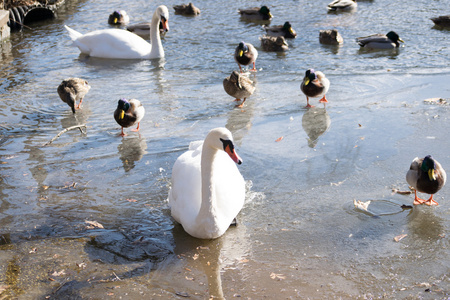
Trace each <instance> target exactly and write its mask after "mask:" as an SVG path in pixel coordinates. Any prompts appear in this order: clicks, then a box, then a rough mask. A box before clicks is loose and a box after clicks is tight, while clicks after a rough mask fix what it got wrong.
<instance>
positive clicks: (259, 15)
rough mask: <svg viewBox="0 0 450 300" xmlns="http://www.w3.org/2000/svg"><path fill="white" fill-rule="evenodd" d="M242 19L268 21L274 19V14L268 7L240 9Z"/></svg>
mask: <svg viewBox="0 0 450 300" xmlns="http://www.w3.org/2000/svg"><path fill="white" fill-rule="evenodd" d="M238 12H239V13H240V14H241V18H242V19H244V20H249V21H267V20H271V19H272V17H273V16H272V14H271V13H270V9H269V8H268V7H267V6H265V5H264V6H261V7H253V8H247V9H239V10H238Z"/></svg>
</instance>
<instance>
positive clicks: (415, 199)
mask: <svg viewBox="0 0 450 300" xmlns="http://www.w3.org/2000/svg"><path fill="white" fill-rule="evenodd" d="M425 201H426V200H425V199H421V198H419V197H417V191H416V190H414V205H420V204H423V203H424V202H425Z"/></svg>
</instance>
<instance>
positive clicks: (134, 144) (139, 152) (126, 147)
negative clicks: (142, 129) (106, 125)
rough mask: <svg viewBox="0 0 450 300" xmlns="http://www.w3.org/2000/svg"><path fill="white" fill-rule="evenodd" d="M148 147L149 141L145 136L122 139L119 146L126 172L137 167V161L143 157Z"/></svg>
mask: <svg viewBox="0 0 450 300" xmlns="http://www.w3.org/2000/svg"><path fill="white" fill-rule="evenodd" d="M146 149H147V143H146V141H145V139H144V138H142V137H140V136H137V137H131V138H124V139H122V143H120V144H119V146H117V150H119V154H120V160H121V161H122V164H123V168H124V170H125V172H128V171H130V170H131V169H133V168H134V167H135V162H136V161H139V160H141V159H142V157H143V156H144V154H145V153H147V152H146V151H145V150H146Z"/></svg>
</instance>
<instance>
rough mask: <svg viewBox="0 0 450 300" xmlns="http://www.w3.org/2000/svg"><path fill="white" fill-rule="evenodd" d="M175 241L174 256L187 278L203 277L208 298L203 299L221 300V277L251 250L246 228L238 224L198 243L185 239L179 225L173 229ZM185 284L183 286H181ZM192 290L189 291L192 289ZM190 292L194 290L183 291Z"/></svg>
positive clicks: (186, 236) (187, 288)
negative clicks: (177, 258) (185, 271)
mask: <svg viewBox="0 0 450 300" xmlns="http://www.w3.org/2000/svg"><path fill="white" fill-rule="evenodd" d="M172 233H173V237H174V241H175V249H174V252H175V254H176V255H177V256H178V257H184V258H186V259H183V261H184V270H189V273H188V275H187V276H186V278H188V279H189V277H190V276H193V277H195V276H196V275H197V276H201V277H203V276H205V277H206V279H207V282H208V291H209V297H208V298H206V299H225V296H224V290H225V291H227V290H228V289H227V286H226V283H224V282H222V277H221V273H223V272H225V271H226V270H227V269H228V268H231V269H233V268H234V267H236V264H238V263H239V262H240V261H242V260H243V259H244V258H245V257H246V256H248V254H249V253H248V251H250V249H251V246H250V245H249V243H248V240H249V239H248V236H247V231H246V227H245V225H244V224H242V223H240V222H239V216H238V225H237V226H231V227H230V228H228V230H227V232H226V233H225V234H224V235H223V236H221V237H220V238H218V239H214V240H201V239H196V238H193V237H191V236H190V235H188V234H187V233H186V232H185V231H184V230H183V227H182V226H181V225H179V224H177V225H175V226H174V228H173V231H172ZM185 283H187V282H185ZM192 288H193V289H192ZM185 290H188V291H189V290H191V291H192V292H194V291H195V290H196V288H195V287H191V288H190V287H185Z"/></svg>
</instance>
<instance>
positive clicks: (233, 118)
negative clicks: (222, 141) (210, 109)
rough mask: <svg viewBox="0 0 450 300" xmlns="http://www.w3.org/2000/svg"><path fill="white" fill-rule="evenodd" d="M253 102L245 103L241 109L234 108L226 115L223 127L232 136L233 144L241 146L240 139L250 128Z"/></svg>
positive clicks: (253, 107)
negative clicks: (225, 122)
mask: <svg viewBox="0 0 450 300" xmlns="http://www.w3.org/2000/svg"><path fill="white" fill-rule="evenodd" d="M254 111H255V101H246V102H245V106H244V107H243V108H235V109H233V110H231V111H230V112H229V113H228V119H227V124H225V127H226V128H227V129H228V130H229V131H231V133H232V134H233V139H234V142H235V143H236V144H237V145H241V143H242V139H243V138H244V136H245V135H247V133H248V132H249V131H250V128H251V127H252V119H253V114H254Z"/></svg>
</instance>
